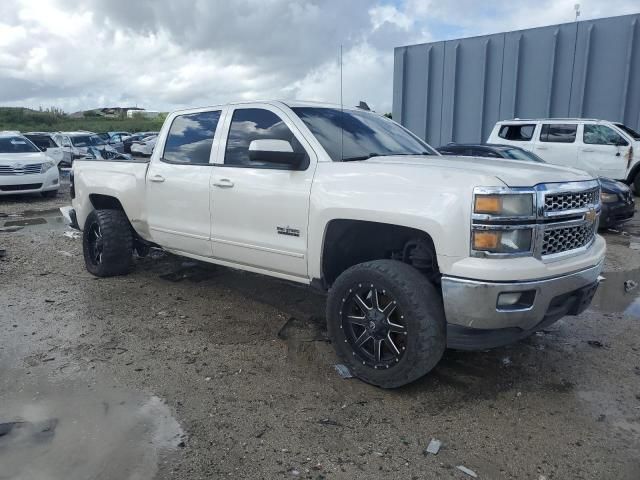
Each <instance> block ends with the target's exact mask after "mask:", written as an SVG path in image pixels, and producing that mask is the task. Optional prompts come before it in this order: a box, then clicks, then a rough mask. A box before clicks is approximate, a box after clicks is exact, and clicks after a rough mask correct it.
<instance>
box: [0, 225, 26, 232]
mask: <svg viewBox="0 0 640 480" xmlns="http://www.w3.org/2000/svg"><path fill="white" fill-rule="evenodd" d="M23 228H24V227H21V226H19V225H14V226H13V227H0V232H4V233H13V232H17V231H18V230H22V229H23Z"/></svg>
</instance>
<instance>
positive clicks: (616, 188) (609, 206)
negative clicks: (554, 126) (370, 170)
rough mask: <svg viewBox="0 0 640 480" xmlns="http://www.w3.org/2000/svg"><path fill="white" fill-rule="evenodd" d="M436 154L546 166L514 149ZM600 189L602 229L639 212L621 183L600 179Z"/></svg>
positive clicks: (454, 147)
mask: <svg viewBox="0 0 640 480" xmlns="http://www.w3.org/2000/svg"><path fill="white" fill-rule="evenodd" d="M437 150H438V151H439V152H440V153H441V154H442V155H456V156H465V157H487V158H507V159H511V160H529V161H533V162H542V163H545V161H544V160H542V159H541V158H540V157H539V156H537V155H536V154H535V153H531V152H528V151H527V150H524V149H522V148H519V147H512V146H511V145H497V144H460V143H450V144H448V145H445V146H443V147H440V148H438V149H437ZM600 185H601V186H602V194H601V200H602V212H601V214H600V228H610V227H615V226H616V225H620V224H621V223H624V222H626V221H628V220H631V219H632V218H633V214H634V213H635V210H636V206H635V201H634V197H633V192H632V191H631V189H630V188H629V187H628V186H627V185H625V184H624V183H622V182H618V181H616V180H611V179H610V178H604V177H600Z"/></svg>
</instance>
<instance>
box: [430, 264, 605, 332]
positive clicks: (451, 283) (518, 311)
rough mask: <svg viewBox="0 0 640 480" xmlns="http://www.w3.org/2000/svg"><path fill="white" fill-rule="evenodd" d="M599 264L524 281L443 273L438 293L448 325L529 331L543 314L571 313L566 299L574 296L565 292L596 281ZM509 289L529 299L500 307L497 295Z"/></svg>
mask: <svg viewBox="0 0 640 480" xmlns="http://www.w3.org/2000/svg"><path fill="white" fill-rule="evenodd" d="M602 264H603V261H601V262H600V263H599V264H598V265H596V266H593V267H590V268H587V269H584V270H581V271H578V272H574V273H571V274H568V275H563V276H557V277H553V278H547V279H543V280H535V281H525V282H484V281H479V280H467V279H462V278H454V277H447V276H444V277H442V296H443V301H444V310H445V315H446V318H447V323H448V325H449V326H455V327H461V328H465V329H473V330H499V329H517V330H519V331H530V330H532V329H535V327H536V326H538V325H539V324H541V322H543V321H544V320H545V318H549V317H551V316H554V315H555V318H554V320H553V321H555V320H557V319H558V318H560V317H562V316H564V315H566V314H571V308H572V305H570V304H569V303H570V301H574V300H573V299H571V298H570V296H569V294H571V293H572V292H578V291H580V290H581V289H584V288H585V287H589V286H591V285H597V282H598V277H599V276H600V272H601V271H602ZM509 292H527V298H528V299H530V301H527V302H526V304H525V305H522V306H519V305H516V306H513V307H507V308H504V307H503V308H500V307H499V306H498V297H499V296H500V294H502V293H509ZM591 295H593V292H591ZM565 298H566V299H567V301H566V302H565V303H567V304H568V305H565V306H564V307H566V309H565V310H562V309H561V308H558V307H560V305H559V304H560V303H561V302H562V301H563V300H564V299H565ZM590 300H591V298H590V297H589V298H588V301H590ZM574 303H575V301H574ZM554 309H555V311H554ZM558 311H559V312H560V314H559V316H558V314H557V312H558ZM577 313H579V312H577ZM531 333H532V332H531Z"/></svg>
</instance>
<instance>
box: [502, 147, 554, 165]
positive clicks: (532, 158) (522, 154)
mask: <svg viewBox="0 0 640 480" xmlns="http://www.w3.org/2000/svg"><path fill="white" fill-rule="evenodd" d="M502 153H503V154H504V155H505V157H507V158H511V159H513V160H527V161H529V162H540V163H546V162H545V161H544V160H543V159H541V158H540V157H539V156H538V155H536V154H535V153H531V152H527V151H526V150H520V149H519V148H509V149H505V150H503V151H502Z"/></svg>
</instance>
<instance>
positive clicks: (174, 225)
mask: <svg viewBox="0 0 640 480" xmlns="http://www.w3.org/2000/svg"><path fill="white" fill-rule="evenodd" d="M223 113H224V110H223V109H217V110H206V111H199V112H195V113H185V114H178V115H175V117H174V118H173V121H172V122H171V126H170V128H169V132H168V133H167V136H166V138H165V139H163V140H161V141H160V142H158V144H157V147H158V151H156V152H155V154H154V155H153V157H152V159H151V162H150V165H149V170H148V172H147V180H146V183H147V187H146V189H147V190H146V191H147V194H146V195H147V198H146V205H147V212H148V223H149V230H150V232H151V236H152V239H153V241H154V242H156V243H158V244H160V245H162V246H163V247H165V248H167V249H169V250H173V251H177V252H184V253H190V254H194V255H199V256H205V257H210V256H211V225H210V222H211V212H210V205H211V199H210V197H209V195H210V180H211V171H212V164H211V161H212V160H213V158H215V154H216V148H217V138H218V136H219V131H220V128H218V126H219V124H220V123H221V118H222V116H223Z"/></svg>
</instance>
